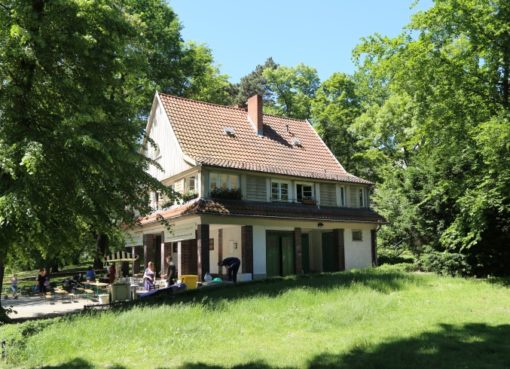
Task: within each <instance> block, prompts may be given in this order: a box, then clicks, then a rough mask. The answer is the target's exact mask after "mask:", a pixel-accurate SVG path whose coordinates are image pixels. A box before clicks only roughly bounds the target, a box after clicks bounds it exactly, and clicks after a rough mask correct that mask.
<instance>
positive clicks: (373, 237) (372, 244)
mask: <svg viewBox="0 0 510 369" xmlns="http://www.w3.org/2000/svg"><path fill="white" fill-rule="evenodd" d="M370 236H371V239H370V247H371V249H372V266H377V265H378V263H377V231H376V230H375V229H372V230H371V231H370Z"/></svg>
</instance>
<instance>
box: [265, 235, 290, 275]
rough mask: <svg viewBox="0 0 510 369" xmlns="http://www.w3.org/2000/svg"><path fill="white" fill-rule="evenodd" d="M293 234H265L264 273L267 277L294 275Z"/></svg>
mask: <svg viewBox="0 0 510 369" xmlns="http://www.w3.org/2000/svg"><path fill="white" fill-rule="evenodd" d="M294 263H295V256H294V234H293V233H292V232H277V231H267V232H266V273H267V276H268V277H272V276H277V275H281V276H284V275H290V274H294V273H295V271H294Z"/></svg>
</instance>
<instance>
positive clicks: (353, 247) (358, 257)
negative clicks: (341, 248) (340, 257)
mask: <svg viewBox="0 0 510 369" xmlns="http://www.w3.org/2000/svg"><path fill="white" fill-rule="evenodd" d="M353 229H355V230H356V229H357V230H361V231H362V234H363V236H362V241H353V240H352V231H353ZM370 229H371V228H369V227H367V226H366V225H360V226H359V227H356V228H346V229H345V230H344V241H345V269H347V270H349V269H353V268H369V267H371V266H372V249H371V239H370V237H371V235H370Z"/></svg>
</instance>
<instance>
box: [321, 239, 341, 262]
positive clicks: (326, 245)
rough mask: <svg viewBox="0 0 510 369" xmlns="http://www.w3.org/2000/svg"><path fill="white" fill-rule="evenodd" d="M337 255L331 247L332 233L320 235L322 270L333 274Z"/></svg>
mask: <svg viewBox="0 0 510 369" xmlns="http://www.w3.org/2000/svg"><path fill="white" fill-rule="evenodd" d="M337 260H338V253H337V252H336V249H335V247H334V246H333V233H332V232H329V233H323V234H322V270H323V271H324V272H334V271H336V270H338V268H337Z"/></svg>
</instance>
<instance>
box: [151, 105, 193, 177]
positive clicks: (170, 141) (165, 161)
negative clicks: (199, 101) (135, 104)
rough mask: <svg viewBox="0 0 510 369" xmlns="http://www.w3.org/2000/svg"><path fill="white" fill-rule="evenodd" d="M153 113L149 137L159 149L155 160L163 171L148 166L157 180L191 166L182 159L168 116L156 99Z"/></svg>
mask: <svg viewBox="0 0 510 369" xmlns="http://www.w3.org/2000/svg"><path fill="white" fill-rule="evenodd" d="M154 109H155V111H154V115H153V117H152V125H150V132H149V137H150V138H151V139H153V140H154V142H155V143H156V144H157V145H158V147H159V150H160V154H161V156H160V158H159V159H158V160H157V161H158V163H159V164H160V165H161V167H162V169H163V171H161V170H159V169H157V168H156V167H154V166H150V168H149V173H150V174H151V175H152V176H153V177H156V178H157V179H158V180H160V181H161V180H163V179H165V178H168V177H171V176H173V175H175V174H178V173H181V172H183V171H185V170H187V169H190V168H191V165H190V164H188V163H187V162H186V161H185V160H184V155H183V152H182V150H181V148H180V146H179V144H178V142H177V137H176V136H175V133H174V131H173V130H172V127H171V126H170V122H169V120H168V117H167V115H166V113H165V111H164V109H163V107H162V106H161V103H160V102H159V100H157V103H156V106H155V107H154ZM147 149H148V151H149V156H151V155H150V153H151V152H152V151H153V150H154V149H153V148H152V147H151V146H150V145H148V146H147Z"/></svg>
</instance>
